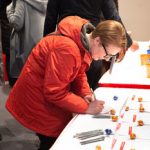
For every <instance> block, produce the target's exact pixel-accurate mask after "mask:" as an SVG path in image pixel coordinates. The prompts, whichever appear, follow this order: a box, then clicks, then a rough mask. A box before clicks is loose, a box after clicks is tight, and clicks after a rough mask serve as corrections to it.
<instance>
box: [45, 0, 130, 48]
mask: <svg viewBox="0 0 150 150" xmlns="http://www.w3.org/2000/svg"><path fill="white" fill-rule="evenodd" d="M101 13H103V16H104V18H105V19H106V20H108V19H111V20H117V21H119V22H121V23H122V21H121V18H120V16H119V14H118V11H117V9H116V5H115V3H114V1H113V0H48V4H47V14H46V18H45V25H44V36H45V35H47V34H48V33H51V32H53V31H55V28H56V25H57V23H58V22H59V21H60V20H61V19H63V18H64V17H66V16H73V15H77V16H80V17H82V18H86V19H88V20H90V21H91V23H92V24H93V25H97V24H98V23H99V22H100V21H101ZM122 24H123V23H122ZM127 39H128V45H127V47H130V46H131V44H132V40H131V38H130V37H129V35H128V34H127Z"/></svg>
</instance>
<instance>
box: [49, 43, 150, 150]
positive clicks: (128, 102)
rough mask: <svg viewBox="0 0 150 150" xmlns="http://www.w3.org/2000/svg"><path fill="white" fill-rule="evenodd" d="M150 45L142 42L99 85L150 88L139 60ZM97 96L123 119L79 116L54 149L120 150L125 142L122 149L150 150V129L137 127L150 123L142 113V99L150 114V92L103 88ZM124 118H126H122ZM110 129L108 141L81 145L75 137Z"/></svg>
mask: <svg viewBox="0 0 150 150" xmlns="http://www.w3.org/2000/svg"><path fill="white" fill-rule="evenodd" d="M148 45H149V42H140V49H139V50H138V51H136V52H131V51H130V50H128V52H127V53H126V56H125V58H124V60H123V61H122V62H121V63H118V64H115V65H114V68H113V70H112V74H111V75H110V74H109V72H107V73H105V75H104V76H103V77H102V78H101V80H100V81H99V83H100V84H103V85H105V84H107V83H115V84H116V83H117V84H123V85H125V84H131V83H132V84H138V85H150V78H147V77H146V69H145V66H141V63H140V57H139V56H140V54H142V53H146V50H147V49H148ZM95 94H96V97H97V99H101V100H104V101H105V104H106V105H109V106H111V107H112V108H114V109H115V110H116V114H117V115H118V116H119V120H118V122H113V121H112V120H111V118H109V119H108V118H107V119H102V118H93V116H92V115H76V116H75V117H74V118H73V119H72V120H71V121H70V123H69V124H68V125H67V126H66V128H65V129H64V130H63V132H62V133H61V134H60V136H59V137H58V139H57V140H56V142H55V143H54V145H53V147H52V148H51V150H60V149H64V150H95V149H96V146H97V145H100V146H101V147H102V150H120V146H121V144H122V143H123V142H125V145H124V148H123V149H122V150H130V149H131V148H135V150H149V145H150V126H149V125H144V126H142V127H138V126H137V120H138V119H142V120H144V123H146V124H150V121H149V120H150V119H149V118H150V113H140V112H139V111H138V107H139V105H140V103H139V102H138V98H139V97H142V98H143V100H144V101H145V102H142V104H143V106H144V108H145V109H146V111H150V92H149V89H136V88H133V87H132V88H126V87H125V88H123V87H122V88H116V87H115V88H111V87H99V88H98V89H97V90H96V91H95ZM114 96H117V97H118V99H117V100H116V101H115V100H114V99H113V97H114ZM132 97H135V99H134V101H132ZM126 106H129V107H130V108H131V109H132V110H130V111H128V112H126V111H125V107H126ZM122 115H123V118H121V116H122ZM135 115H136V118H137V119H136V121H135V122H133V116H135ZM118 124H121V127H120V128H119V130H117V131H115V129H116V127H117V125H118ZM129 126H132V130H133V132H135V133H136V136H137V138H136V139H135V140H130V137H129V135H128V130H129ZM107 128H110V129H111V130H112V131H113V133H114V135H111V136H109V137H106V138H105V140H104V141H99V142H95V143H91V144H86V145H81V144H80V140H79V139H76V138H74V137H73V136H74V135H75V134H76V133H80V132H84V131H91V130H95V129H102V130H105V129H107ZM115 140H116V143H115V144H114V147H113V149H112V148H111V147H112V143H113V141H115Z"/></svg>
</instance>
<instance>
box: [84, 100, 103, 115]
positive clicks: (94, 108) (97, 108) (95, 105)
mask: <svg viewBox="0 0 150 150" xmlns="http://www.w3.org/2000/svg"><path fill="white" fill-rule="evenodd" d="M104 103H105V102H104V101H99V100H94V101H91V102H90V103H89V107H88V109H87V110H86V114H91V115H95V114H98V113H100V112H101V111H102V110H103V108H104Z"/></svg>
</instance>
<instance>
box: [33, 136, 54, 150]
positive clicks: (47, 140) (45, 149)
mask: <svg viewBox="0 0 150 150" xmlns="http://www.w3.org/2000/svg"><path fill="white" fill-rule="evenodd" d="M36 135H37V136H38V137H39V140H40V146H39V149H38V150H49V149H50V148H51V146H52V145H53V144H54V142H55V141H56V139H57V138H56V137H48V136H45V135H41V134H39V133H36Z"/></svg>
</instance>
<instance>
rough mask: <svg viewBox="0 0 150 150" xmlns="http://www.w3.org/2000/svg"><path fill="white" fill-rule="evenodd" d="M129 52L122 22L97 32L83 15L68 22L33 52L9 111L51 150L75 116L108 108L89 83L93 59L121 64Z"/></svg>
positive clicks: (108, 23)
mask: <svg viewBox="0 0 150 150" xmlns="http://www.w3.org/2000/svg"><path fill="white" fill-rule="evenodd" d="M125 50H126V33H125V30H124V28H123V26H122V25H121V24H120V23H119V22H117V21H113V20H109V21H104V22H102V23H100V24H98V25H97V26H96V28H95V27H94V26H93V25H92V24H91V23H89V21H88V20H86V19H83V18H80V17H79V16H69V17H66V18H64V19H63V20H62V21H61V22H60V23H59V25H58V29H57V31H56V32H54V33H52V34H49V35H47V36H46V37H44V38H43V39H42V40H40V42H39V43H38V44H37V45H36V46H35V47H34V48H33V50H32V51H31V53H30V55H29V57H28V59H27V61H26V64H25V66H24V67H23V70H22V72H21V74H20V77H19V78H18V80H17V82H16V84H15V86H14V87H13V88H12V90H11V92H10V94H9V97H8V99H7V101H6V108H7V110H8V111H9V112H10V113H11V114H12V115H13V116H14V117H15V118H16V119H17V120H18V121H19V122H20V123H21V124H22V125H24V126H25V127H27V128H29V129H31V130H33V131H34V132H36V134H37V135H38V137H39V139H40V148H39V150H48V149H49V148H50V147H51V146H52V144H53V143H54V142H55V140H56V139H57V137H58V136H59V134H60V133H61V132H62V130H63V129H64V127H65V126H66V125H67V124H68V122H69V121H70V120H71V119H72V114H73V113H76V114H91V115H94V114H98V113H100V112H101V111H102V110H103V108H104V106H103V105H104V101H103V100H97V99H94V97H93V95H92V92H91V90H90V87H89V84H88V82H87V77H86V73H85V72H86V71H87V69H88V68H89V66H90V63H91V61H92V59H94V60H99V59H105V60H106V61H111V58H117V59H116V61H121V60H122V59H123V56H124V54H125Z"/></svg>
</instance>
